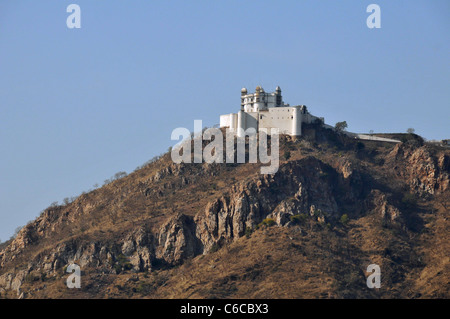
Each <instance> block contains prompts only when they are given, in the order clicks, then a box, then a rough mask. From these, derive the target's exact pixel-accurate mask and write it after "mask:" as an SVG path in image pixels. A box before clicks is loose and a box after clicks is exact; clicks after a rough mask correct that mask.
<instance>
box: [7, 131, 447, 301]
mask: <svg viewBox="0 0 450 319" xmlns="http://www.w3.org/2000/svg"><path fill="white" fill-rule="evenodd" d="M313 129H314V130H313V132H314V134H306V135H305V137H303V138H301V139H292V138H290V137H287V136H281V138H280V155H281V156H280V157H281V162H280V168H279V170H278V172H277V173H276V174H273V175H261V174H260V170H259V168H260V166H261V164H205V163H203V164H174V163H173V162H172V161H171V159H170V155H169V154H166V155H164V156H162V157H161V159H159V160H158V161H156V162H154V163H151V164H148V165H146V166H144V167H143V168H141V169H139V170H136V171H135V172H133V173H131V174H129V175H128V176H126V177H123V178H121V179H119V180H116V181H113V182H111V183H109V184H107V185H105V186H103V187H101V188H99V189H96V190H94V191H92V192H89V193H86V194H83V195H81V196H80V197H78V198H77V199H76V200H75V201H74V202H73V203H70V204H68V205H64V206H57V207H50V208H48V209H46V210H45V211H44V212H43V213H42V214H41V215H40V216H39V217H38V218H37V219H36V220H35V221H33V222H31V223H30V224H28V225H26V226H25V227H24V228H23V229H22V230H21V231H20V232H19V233H18V235H17V237H16V238H15V239H14V240H12V241H10V242H8V243H7V244H5V245H4V246H3V248H2V250H1V251H0V297H3V298H18V297H20V298H420V297H422V298H448V297H450V292H449V287H450V285H449V280H450V279H449V278H450V275H449V274H450V272H449V265H450V263H449V257H448V251H449V235H448V231H447V229H448V226H449V225H448V223H449V221H448V219H449V207H450V203H449V198H450V196H449V195H450V194H449V193H450V186H449V183H450V180H449V174H450V151H449V149H444V148H439V147H436V146H432V145H427V144H423V143H421V142H418V141H417V139H416V138H414V139H411V140H407V139H406V140H405V143H400V144H387V143H379V142H372V141H364V142H361V141H360V142H358V141H354V140H351V139H349V138H347V137H345V136H343V135H336V134H335V133H334V132H331V131H330V130H326V129H320V128H313ZM310 132H312V131H311V130H310ZM71 263H76V264H78V265H79V266H80V267H81V270H82V288H81V289H68V288H67V287H66V278H67V277H68V276H69V274H67V273H66V272H65V270H66V267H67V266H68V265H69V264H71ZM370 264H378V265H379V266H380V268H381V278H382V279H381V281H382V287H381V288H380V289H369V288H367V286H366V277H367V276H368V275H369V273H366V268H367V266H368V265H370Z"/></svg>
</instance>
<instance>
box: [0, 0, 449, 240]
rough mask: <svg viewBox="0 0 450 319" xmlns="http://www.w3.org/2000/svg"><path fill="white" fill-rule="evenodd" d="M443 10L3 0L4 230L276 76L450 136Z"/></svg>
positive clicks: (354, 125)
mask: <svg viewBox="0 0 450 319" xmlns="http://www.w3.org/2000/svg"><path fill="white" fill-rule="evenodd" d="M71 3H76V4H78V5H79V6H80V8H81V29H68V28H67V26H66V18H67V16H68V15H69V13H67V12H66V8H67V6H68V5H69V4H71ZM370 3H376V4H378V5H379V6H380V8H381V29H369V28H367V26H366V19H367V17H368V15H369V13H366V7H367V6H368V5H369V4H370ZM449 14H450V2H449V1H448V0H442V1H439V0H435V1H401V0H397V1H375V0H374V1H351V0H347V1H332V0H330V1H325V0H316V1H312V0H310V1H299V0H296V1H262V0H259V1H242V0H241V1H233V0H232V1H199V0H190V1H175V0H171V1H143V0H142V1H138V0H134V1H113V0H108V1H92V0H90V1H83V0H72V1H64V0H51V1H50V0H40V1H31V0H30V1H19V0H2V1H1V2H0V150H1V156H0V239H2V240H3V241H5V240H7V239H8V238H9V237H10V236H11V235H12V234H13V232H14V229H15V228H16V227H17V226H21V225H24V224H26V223H27V221H29V220H32V219H34V218H35V217H37V216H38V215H39V213H40V211H41V210H43V209H44V208H45V207H47V206H49V204H50V203H52V202H54V201H59V202H61V201H62V200H63V198H65V197H70V196H76V195H78V194H80V193H81V192H83V191H87V190H89V189H91V188H92V186H93V185H94V184H96V183H98V184H100V185H101V184H103V181H104V180H105V179H107V178H109V177H111V176H112V175H114V174H115V173H116V172H118V171H127V172H128V173H129V172H131V171H133V170H134V169H135V168H136V167H137V166H138V165H141V164H142V163H144V162H145V161H147V160H148V159H150V158H151V157H153V156H154V155H157V154H160V153H162V152H164V151H166V150H167V148H168V147H169V146H171V145H173V144H175V142H173V141H171V140H170V134H171V132H172V130H173V129H174V128H176V127H187V128H189V129H191V130H192V129H193V123H194V122H193V121H194V120H195V119H202V120H203V122H204V125H205V126H212V125H214V124H217V123H218V122H219V115H220V114H225V113H231V112H235V111H237V110H238V108H239V94H240V89H241V87H243V86H245V87H247V88H248V89H249V90H251V91H253V90H254V88H255V87H256V86H257V85H262V86H263V87H264V88H265V90H266V91H272V90H274V89H275V87H276V86H277V85H280V86H281V88H282V90H283V96H284V100H285V102H287V103H290V104H291V105H294V104H305V105H307V106H308V108H309V110H310V112H311V113H312V114H314V115H316V116H323V117H325V121H326V122H327V123H328V124H331V125H333V124H334V123H336V122H337V121H343V120H346V121H347V123H348V124H349V128H348V129H349V130H350V131H353V132H368V131H369V130H374V131H375V132H405V131H406V129H407V128H409V127H413V128H415V130H416V133H418V134H420V135H422V136H424V137H425V138H428V139H443V138H450V129H449V119H450V107H449V106H450V105H449V101H450V90H449V87H450V80H449V79H450V77H449V74H450V72H449V71H450V64H449V53H450V41H449V34H450V20H449V19H448V17H449Z"/></svg>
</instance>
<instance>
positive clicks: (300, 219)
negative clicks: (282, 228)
mask: <svg viewBox="0 0 450 319" xmlns="http://www.w3.org/2000/svg"><path fill="white" fill-rule="evenodd" d="M306 218H307V216H306V214H303V213H302V214H297V215H292V216H291V217H290V220H291V222H292V223H293V224H303V223H304V222H305V221H306Z"/></svg>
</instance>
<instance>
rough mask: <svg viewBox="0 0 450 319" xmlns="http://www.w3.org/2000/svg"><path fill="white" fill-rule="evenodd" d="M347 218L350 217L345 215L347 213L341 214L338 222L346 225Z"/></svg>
mask: <svg viewBox="0 0 450 319" xmlns="http://www.w3.org/2000/svg"><path fill="white" fill-rule="evenodd" d="M349 220H350V218H349V217H348V215H347V214H343V215H342V216H341V219H340V222H341V224H343V225H347V224H348V222H349Z"/></svg>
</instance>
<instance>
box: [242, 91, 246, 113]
mask: <svg viewBox="0 0 450 319" xmlns="http://www.w3.org/2000/svg"><path fill="white" fill-rule="evenodd" d="M245 95H247V89H246V88H242V89H241V110H244V104H245V102H244V96H245Z"/></svg>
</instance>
